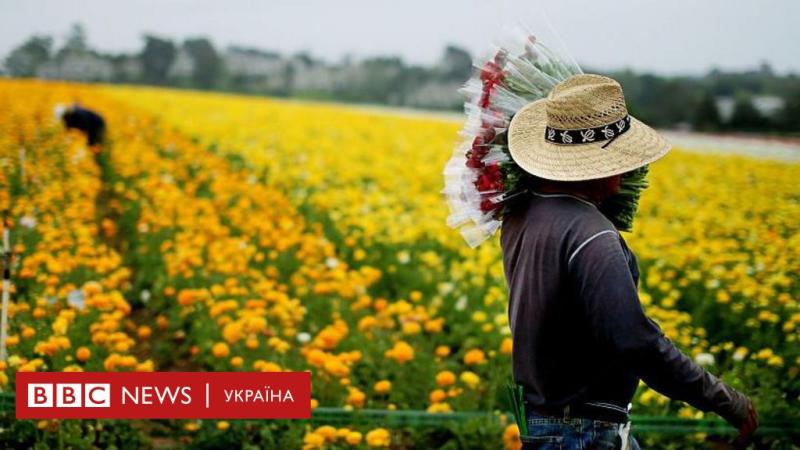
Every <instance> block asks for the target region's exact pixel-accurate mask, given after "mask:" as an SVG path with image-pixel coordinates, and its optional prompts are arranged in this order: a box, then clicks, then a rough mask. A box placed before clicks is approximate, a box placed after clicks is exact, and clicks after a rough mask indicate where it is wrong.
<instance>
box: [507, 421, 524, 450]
mask: <svg viewBox="0 0 800 450" xmlns="http://www.w3.org/2000/svg"><path fill="white" fill-rule="evenodd" d="M503 444H504V445H505V447H506V450H520V449H521V448H522V441H521V440H520V438H519V427H517V424H515V423H512V424H511V425H508V426H506V428H505V429H504V430H503Z"/></svg>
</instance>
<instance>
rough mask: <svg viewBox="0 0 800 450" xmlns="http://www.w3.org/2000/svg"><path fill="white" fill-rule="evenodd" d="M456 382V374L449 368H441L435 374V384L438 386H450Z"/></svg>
mask: <svg viewBox="0 0 800 450" xmlns="http://www.w3.org/2000/svg"><path fill="white" fill-rule="evenodd" d="M455 382H456V375H455V374H454V373H453V372H450V371H449V370H443V371H441V372H439V373H437V374H436V384H437V385H439V386H443V387H444V386H450V385H451V384H453V383H455Z"/></svg>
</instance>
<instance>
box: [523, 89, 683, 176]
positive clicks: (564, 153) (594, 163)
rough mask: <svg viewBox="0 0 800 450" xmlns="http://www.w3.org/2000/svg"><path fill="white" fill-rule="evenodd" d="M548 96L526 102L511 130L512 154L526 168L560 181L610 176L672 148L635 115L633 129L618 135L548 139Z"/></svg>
mask: <svg viewBox="0 0 800 450" xmlns="http://www.w3.org/2000/svg"><path fill="white" fill-rule="evenodd" d="M545 107H546V99H541V100H537V101H535V102H532V103H529V104H528V105H525V107H523V108H522V109H521V110H519V112H517V114H515V115H514V117H513V119H512V120H511V124H510V125H509V130H508V147H509V151H510V153H511V158H513V159H514V162H516V163H517V165H519V166H520V167H521V168H522V169H523V170H525V171H526V172H528V173H530V174H532V175H535V176H537V177H540V178H545V179H548V180H556V181H582V180H593V179H597V178H606V177H610V176H613V175H619V174H622V173H625V172H629V171H631V170H634V169H637V168H639V167H642V166H644V165H646V164H649V163H651V162H653V161H655V160H657V159H659V158H661V157H662V156H664V155H665V154H666V153H667V152H668V151H669V149H670V144H669V143H668V142H667V140H666V139H664V137H663V136H661V135H660V134H659V133H658V132H657V131H655V130H653V129H652V128H650V127H649V126H647V125H645V124H644V123H642V122H641V121H639V120H637V119H635V118H634V117H631V127H630V129H629V130H628V131H627V132H625V133H623V134H622V135H620V136H619V137H617V138H616V139H614V141H613V142H612V143H611V144H609V145H608V146H607V147H606V148H603V145H605V144H606V143H607V142H608V141H598V142H592V143H586V144H554V143H552V142H549V141H547V140H546V139H545V128H546V126H547V112H546V108H545Z"/></svg>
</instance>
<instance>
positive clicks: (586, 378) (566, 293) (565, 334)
mask: <svg viewBox="0 0 800 450" xmlns="http://www.w3.org/2000/svg"><path fill="white" fill-rule="evenodd" d="M501 233H502V234H501V244H502V248H503V262H504V266H505V272H506V279H507V281H508V285H509V290H510V302H509V322H510V325H511V330H512V334H513V340H514V358H513V365H514V376H515V380H516V381H517V383H519V384H521V385H523V386H524V387H525V391H526V399H527V400H528V401H529V402H531V403H532V404H533V405H536V406H547V407H559V406H564V405H566V404H569V403H573V402H575V401H581V402H584V401H596V402H601V403H609V404H611V405H615V406H617V407H619V408H625V406H626V405H627V404H628V402H629V400H630V398H631V396H632V395H633V392H634V390H635V389H636V385H637V382H638V379H637V378H636V377H635V376H633V375H632V374H630V373H626V372H627V371H625V370H623V369H621V365H620V364H619V362H618V361H613V355H609V354H606V355H604V354H603V353H602V351H601V349H600V348H599V347H598V346H597V345H596V343H595V342H594V341H593V339H592V336H591V333H590V328H589V327H590V324H589V323H588V322H587V320H586V318H585V313H584V309H583V305H582V304H581V302H580V301H579V300H578V299H576V295H577V293H576V292H575V285H574V283H572V282H571V281H570V271H569V263H570V262H571V260H574V259H575V258H577V256H578V255H579V254H580V253H581V251H582V250H583V249H584V248H586V245H588V244H589V243H590V242H591V241H592V240H594V239H598V238H601V237H602V238H604V239H608V240H614V239H621V238H619V236H618V234H617V232H616V230H615V228H614V226H613V225H612V224H611V222H610V221H608V219H606V218H605V217H604V216H603V215H602V214H601V213H600V212H599V211H598V210H597V208H596V207H595V206H594V205H593V204H591V203H590V202H588V201H586V200H583V199H581V198H578V197H575V196H571V195H566V194H536V195H534V196H532V197H531V198H530V200H529V201H528V202H527V203H525V204H522V205H520V206H519V208H518V209H517V210H516V212H515V214H512V215H510V216H508V217H507V218H505V220H504V221H503V226H502V230H501ZM606 235H607V236H606ZM620 245H621V246H622V248H623V249H624V251H625V255H626V258H627V261H628V263H629V266H630V269H631V272H630V273H629V274H628V279H629V280H633V281H632V282H633V283H634V284H635V283H636V279H637V278H638V271H637V269H636V264H635V259H634V258H633V255H632V254H631V253H630V252H629V251H628V250H627V247H625V246H624V243H622V242H621V243H620ZM629 280H622V282H625V281H627V282H631V281H629ZM609 281H611V280H609ZM597 289H603V286H597Z"/></svg>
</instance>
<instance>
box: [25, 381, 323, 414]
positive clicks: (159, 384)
mask: <svg viewBox="0 0 800 450" xmlns="http://www.w3.org/2000/svg"><path fill="white" fill-rule="evenodd" d="M16 385H17V388H16V401H17V404H16V409H17V419H308V418H310V417H311V373H310V372H19V373H17V375H16Z"/></svg>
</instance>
